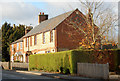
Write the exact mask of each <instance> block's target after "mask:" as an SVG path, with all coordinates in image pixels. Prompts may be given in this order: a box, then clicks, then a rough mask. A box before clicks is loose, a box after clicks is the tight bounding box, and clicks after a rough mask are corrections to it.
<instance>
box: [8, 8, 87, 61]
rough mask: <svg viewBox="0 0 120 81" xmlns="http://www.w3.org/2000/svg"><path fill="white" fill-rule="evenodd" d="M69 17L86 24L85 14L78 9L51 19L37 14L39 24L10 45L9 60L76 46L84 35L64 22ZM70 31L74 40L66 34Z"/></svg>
mask: <svg viewBox="0 0 120 81" xmlns="http://www.w3.org/2000/svg"><path fill="white" fill-rule="evenodd" d="M78 16H79V17H78ZM69 19H73V20H74V19H77V20H78V21H77V22H83V23H84V24H86V22H85V16H84V15H83V14H82V13H81V12H80V11H79V10H78V9H76V10H73V11H70V12H66V13H64V14H61V15H59V16H56V17H54V18H51V19H48V15H45V14H44V13H40V14H39V16H38V22H39V25H37V26H35V27H34V28H33V29H32V30H31V31H29V32H28V33H26V34H25V35H24V36H23V37H22V38H20V39H18V40H17V41H15V42H13V43H12V44H11V45H10V51H11V55H10V58H11V61H12V62H14V61H17V60H19V61H21V62H28V56H29V55H30V54H43V53H50V52H59V51H65V50H71V49H75V48H78V47H79V41H78V40H81V39H82V38H83V37H84V35H83V34H79V33H77V32H75V31H74V29H73V28H72V27H70V26H69V25H67V24H66V23H67V22H68V21H67V20H69ZM71 32H72V34H74V36H75V37H76V38H75V40H73V39H72V37H70V35H69V34H68V33H71Z"/></svg>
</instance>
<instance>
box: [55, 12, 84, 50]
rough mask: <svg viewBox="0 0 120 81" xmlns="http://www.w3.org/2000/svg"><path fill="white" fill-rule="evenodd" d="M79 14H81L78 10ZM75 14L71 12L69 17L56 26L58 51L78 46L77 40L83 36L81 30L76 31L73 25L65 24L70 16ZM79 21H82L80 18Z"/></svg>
mask: <svg viewBox="0 0 120 81" xmlns="http://www.w3.org/2000/svg"><path fill="white" fill-rule="evenodd" d="M78 12H79V11H78ZM79 15H80V16H81V15H82V14H81V13H80V12H79ZM75 16H76V13H75V12H73V13H72V14H71V15H70V17H68V18H67V19H66V20H64V21H63V22H62V23H61V24H60V25H58V26H57V46H58V51H61V50H68V49H75V48H78V47H79V42H80V41H81V40H82V39H83V38H84V34H83V33H82V32H79V33H78V32H77V31H76V30H75V29H74V28H73V27H71V26H69V25H67V24H66V23H67V22H68V20H69V19H71V18H72V17H73V18H74V17H75ZM82 16H83V15H82ZM81 22H84V21H83V20H81Z"/></svg>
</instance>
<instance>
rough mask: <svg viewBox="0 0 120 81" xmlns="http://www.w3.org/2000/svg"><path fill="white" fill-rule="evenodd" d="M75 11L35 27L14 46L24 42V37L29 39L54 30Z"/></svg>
mask: <svg viewBox="0 0 120 81" xmlns="http://www.w3.org/2000/svg"><path fill="white" fill-rule="evenodd" d="M73 11H74V10H73ZM73 11H69V12H66V13H64V14H61V15H58V16H56V17H53V18H51V19H48V20H45V21H43V22H41V23H40V24H39V25H37V26H35V27H34V28H33V29H32V30H31V31H29V32H28V33H27V34H26V35H24V36H23V37H22V38H20V39H18V40H16V41H15V42H13V43H12V44H15V43H18V42H23V38H24V37H28V36H31V35H35V34H37V33H41V32H45V31H48V30H52V29H54V28H55V27H56V26H57V25H59V24H60V23H61V22H62V21H63V20H64V19H66V18H67V17H68V16H69V15H70V14H71V13H72V12H73Z"/></svg>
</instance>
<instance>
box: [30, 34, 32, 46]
mask: <svg viewBox="0 0 120 81" xmlns="http://www.w3.org/2000/svg"><path fill="white" fill-rule="evenodd" d="M30 46H32V36H31V37H30Z"/></svg>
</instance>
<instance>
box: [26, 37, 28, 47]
mask: <svg viewBox="0 0 120 81" xmlns="http://www.w3.org/2000/svg"><path fill="white" fill-rule="evenodd" d="M26 47H28V38H26Z"/></svg>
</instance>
